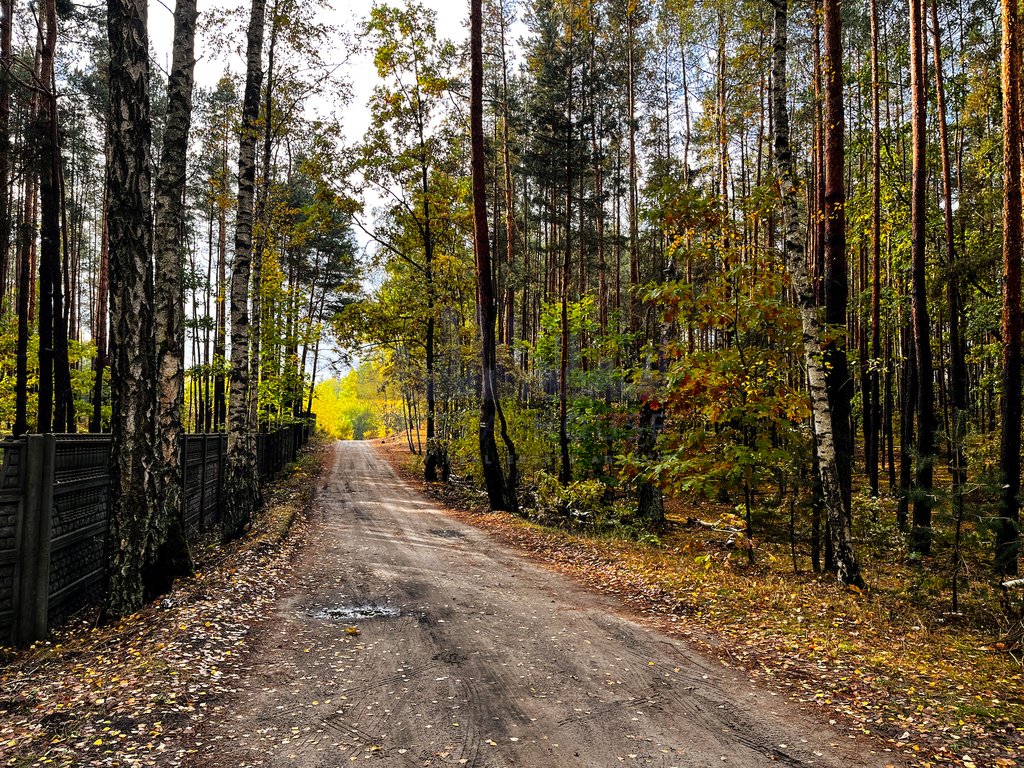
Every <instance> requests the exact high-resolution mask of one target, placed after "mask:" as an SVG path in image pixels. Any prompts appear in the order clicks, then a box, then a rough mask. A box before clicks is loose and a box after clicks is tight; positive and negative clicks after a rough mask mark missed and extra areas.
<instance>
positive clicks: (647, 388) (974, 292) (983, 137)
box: [0, 0, 1024, 615]
mask: <svg viewBox="0 0 1024 768" xmlns="http://www.w3.org/2000/svg"><path fill="white" fill-rule="evenodd" d="M2 10H3V17H2V29H0V44H2V51H0V60H2V72H0V75H2V76H0V371H2V377H0V425H2V426H3V430H4V432H5V433H9V434H11V435H14V436H19V435H23V434H25V433H28V432H38V433H49V432H85V431H92V432H110V433H112V435H113V446H114V447H113V458H112V472H113V483H114V492H113V507H112V516H111V535H112V536H113V537H114V538H113V540H114V541H116V542H119V544H118V546H117V547H116V548H115V551H114V554H113V558H114V561H113V568H112V576H111V585H110V594H109V596H108V610H109V611H110V612H111V613H112V614H113V615H121V614H124V613H128V612H131V611H132V610H134V609H135V608H137V607H138V606H139V605H141V604H142V602H143V601H144V600H146V599H149V598H151V597H153V596H155V595H157V594H160V593H161V592H162V591H164V590H166V589H167V588H168V587H169V584H170V583H171V581H173V579H174V578H175V577H176V576H177V575H182V574H185V573H188V572H189V570H190V568H191V565H190V556H189V552H188V550H187V547H186V546H185V545H184V541H183V537H182V535H181V531H180V517H181V513H180V507H181V501H180V493H178V492H177V491H176V490H175V489H176V488H177V487H178V486H179V485H180V473H181V466H180V463H181V460H180V452H181V449H180V446H181V440H182V435H183V433H184V432H218V431H224V432H226V433H227V436H228V437H227V442H228V449H227V450H228V480H227V483H228V489H229V492H228V493H227V494H226V504H227V507H226V509H225V511H224V522H223V535H224V537H225V538H226V539H230V538H232V537H235V536H237V535H239V534H240V533H241V532H242V531H243V530H245V529H246V527H247V526H248V525H249V521H250V519H251V516H252V514H253V511H254V510H255V509H256V508H258V506H259V503H260V494H261V489H260V487H259V481H258V479H257V478H256V476H255V472H254V469H253V467H254V461H255V458H254V447H253V446H254V435H255V434H256V433H258V432H260V431H265V430H268V429H272V428H275V427H278V426H281V425H285V424H288V423H291V422H293V421H295V420H297V419H300V418H302V417H304V416H305V414H306V413H308V412H314V413H319V414H321V415H322V416H326V414H327V413H328V411H329V410H330V411H331V412H332V413H334V415H333V416H332V417H331V423H332V424H334V425H335V426H332V427H331V428H330V429H329V430H328V431H329V432H330V434H331V435H332V436H334V437H344V438H349V437H355V438H357V439H358V438H361V437H363V438H365V437H374V436H381V435H384V434H388V433H397V434H398V435H399V436H400V437H401V440H402V442H403V444H404V445H405V446H406V447H407V448H408V451H409V452H410V453H411V454H412V455H413V456H414V457H415V458H414V461H415V462H416V466H417V467H418V471H419V472H421V473H422V476H423V478H424V479H425V480H426V481H428V482H440V483H447V482H452V481H454V480H456V479H458V481H459V482H460V483H468V484H470V485H471V486H473V487H475V488H476V489H478V490H479V492H480V493H481V494H482V495H483V496H485V498H486V503H487V505H488V506H489V507H490V508H491V509H492V510H505V511H509V512H513V513H518V514H522V515H524V516H527V517H529V518H530V519H533V520H537V521H540V522H543V523H546V524H551V525H554V526H557V527H565V528H571V529H579V530H587V529H598V528H602V527H604V528H609V527H610V528H612V529H614V530H618V531H625V532H627V533H628V535H632V536H641V537H642V536H644V535H645V532H649V533H652V534H656V532H657V531H659V530H661V529H662V528H663V527H664V526H665V525H667V524H670V523H671V522H672V521H673V520H675V521H677V522H678V521H679V520H684V521H685V520H690V521H699V520H700V519H701V518H711V519H716V520H717V522H716V523H713V524H710V527H711V528H717V529H723V528H724V529H726V530H728V531H729V532H730V534H731V538H730V547H731V548H732V550H733V552H732V555H731V556H730V558H731V560H732V561H735V562H736V565H737V567H742V565H743V564H744V563H746V564H753V563H755V562H756V561H757V559H758V558H759V557H761V556H762V549H761V544H760V542H761V541H762V540H768V539H774V540H776V541H780V542H786V543H787V546H788V547H789V548H790V550H791V553H792V561H793V568H794V570H797V571H799V570H801V569H802V568H809V569H810V570H811V571H813V572H814V573H823V574H831V576H830V577H829V578H832V579H834V580H835V581H837V582H838V583H839V584H841V585H842V586H844V587H849V588H850V589H852V590H854V591H856V592H860V591H862V590H865V589H868V588H869V587H870V585H871V580H872V570H871V563H872V562H879V561H892V560H900V561H905V562H908V563H911V564H913V565H915V566H917V567H923V568H928V569H930V571H929V573H931V574H932V575H933V576H934V580H933V582H932V587H931V588H933V589H935V590H937V591H938V593H940V594H941V595H943V599H947V598H948V599H949V600H951V605H952V610H953V612H954V613H955V612H957V611H959V610H960V602H961V600H962V596H963V595H965V594H972V593H973V594H976V596H978V599H983V600H988V602H989V603H990V604H991V603H992V602H993V601H994V600H996V599H997V597H993V596H994V595H997V594H998V592H997V591H996V590H994V589H993V587H994V586H995V585H998V584H999V583H1002V582H1006V583H1007V584H1008V585H1011V586H1019V582H1018V581H1016V577H1017V576H1018V569H1019V561H1020V544H1019V540H1020V537H1019V531H1020V528H1019V520H1020V518H1019V509H1020V490H1021V489H1020V480H1021V393H1022V382H1021V322H1022V319H1021V283H1020V280H1021V278H1020V265H1021V256H1022V239H1021V230H1022V206H1021V196H1022V174H1021V161H1022V151H1024V143H1022V131H1024V117H1022V114H1024V113H1022V111H1021V108H1020V99H1021V93H1020V91H1021V85H1022V67H1021V41H1020V32H1019V18H1018V17H1019V12H1020V8H1019V6H1018V4H1017V3H1016V2H1015V0H1002V3H1001V5H1000V6H999V7H996V5H995V4H991V3H989V4H986V3H980V2H971V1H969V0H931V1H930V2H929V0H910V2H909V4H904V3H893V2H888V0H866V1H865V2H854V1H852V0H848V2H845V3H842V2H840V0H807V1H806V2H802V3H796V4H792V5H790V4H789V3H788V0H699V1H698V2H682V1H681V0H657V1H656V2H653V3H649V4H638V3H636V2H635V1H634V0H585V1H584V2H570V1H569V0H521V1H519V2H517V1H516V0H474V2H473V3H472V13H471V14H470V18H471V22H472V23H471V24H470V29H469V32H470V34H469V35H468V38H466V36H465V35H464V34H463V35H462V38H465V39H461V38H460V39H447V38H446V37H445V35H444V34H443V33H442V32H441V31H440V29H441V28H440V26H439V24H438V16H437V12H436V11H435V10H433V9H432V8H430V7H428V6H426V5H423V4H422V3H420V2H419V0H408V2H406V3H404V4H402V3H393V4H389V3H384V2H375V3H374V4H373V6H372V8H370V9H369V10H368V13H367V14H366V15H365V16H360V17H358V18H346V19H344V21H340V20H339V16H338V14H337V13H334V12H332V9H330V8H329V6H328V5H327V4H326V3H307V2H299V1H298V0H251V2H246V3H244V4H232V3H223V4H218V5H217V7H213V8H202V9H197V6H196V3H195V2H194V0H177V2H176V3H175V4H174V9H173V35H170V34H167V32H166V30H169V29H170V21H171V19H170V10H169V9H168V8H164V7H162V6H161V7H160V8H157V7H156V6H154V8H152V9H150V10H149V12H148V14H147V9H146V3H144V2H141V1H140V0H110V2H108V3H106V4H105V7H104V6H102V5H97V6H86V5H81V4H76V3H73V2H70V0H41V1H40V2H36V3H19V2H15V0H3V1H2ZM157 14H160V15H159V23H157V22H156V21H154V20H155V19H156V18H157ZM342 15H344V14H342ZM149 16H152V18H149ZM462 16H465V14H461V15H460V18H461V17H462ZM147 19H148V21H147ZM197 41H198V43H197ZM197 45H198V48H197ZM159 46H164V48H160V47H159ZM197 62H198V63H199V67H198V70H199V71H200V72H201V74H202V76H201V77H198V76H197V75H196V64H197ZM359 62H362V64H360V63H359ZM353 115H359V116H360V117H359V119H357V120H354V121H353V120H352V116H353ZM347 121H348V122H355V123H356V125H357V126H358V127H359V128H358V131H357V132H353V130H352V126H351V125H348V124H347ZM364 123H365V124H366V125H367V126H368V127H366V128H365V131H363V128H362V125H363V124H364ZM353 134H357V135H353ZM332 376H333V377H334V378H331V377H332ZM339 377H340V378H339ZM323 423H326V422H323ZM323 423H322V426H323ZM1007 594H1009V593H1007Z"/></svg>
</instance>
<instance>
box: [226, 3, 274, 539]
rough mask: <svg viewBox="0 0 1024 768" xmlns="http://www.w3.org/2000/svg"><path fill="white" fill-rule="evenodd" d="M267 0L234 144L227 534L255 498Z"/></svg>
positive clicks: (253, 29) (240, 526) (254, 23)
mask: <svg viewBox="0 0 1024 768" xmlns="http://www.w3.org/2000/svg"><path fill="white" fill-rule="evenodd" d="M265 16H266V0H253V2H252V12H251V14H250V16H249V33H248V48H247V53H246V76H245V99H244V101H243V103H242V131H241V138H240V141H239V148H238V210H237V212H236V214H235V258H234V262H233V264H232V266H231V376H230V385H231V393H230V398H229V400H228V447H227V451H228V454H227V474H226V477H225V486H224V498H225V504H224V512H223V518H222V526H221V528H222V534H223V536H224V538H226V539H230V538H234V537H237V536H239V535H241V533H242V532H243V531H244V530H245V529H246V528H247V527H248V525H249V521H250V519H251V517H252V512H253V510H254V509H255V507H256V506H257V505H258V504H259V502H260V485H259V477H258V476H257V467H256V443H255V439H254V435H253V432H252V424H251V423H250V406H249V398H250V397H252V396H253V393H252V392H251V391H250V386H249V283H250V278H251V271H252V270H251V267H252V224H253V189H254V187H255V182H256V138H257V135H258V132H259V112H260V88H261V86H262V82H263V70H262V58H263V28H264V24H265Z"/></svg>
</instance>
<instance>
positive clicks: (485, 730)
mask: <svg viewBox="0 0 1024 768" xmlns="http://www.w3.org/2000/svg"><path fill="white" fill-rule="evenodd" d="M329 467H330V468H329V471H328V472H327V473H326V475H325V476H324V477H323V478H322V479H321V480H320V481H319V482H320V483H321V485H322V487H321V489H320V490H319V493H318V503H317V515H318V517H319V519H318V520H317V522H316V523H315V528H314V531H313V533H312V536H311V539H312V540H311V541H310V543H309V544H308V545H307V546H306V548H305V550H304V551H303V553H302V555H301V556H300V557H299V558H298V560H297V561H296V563H295V575H294V577H293V582H294V584H293V587H294V588H293V589H292V590H291V592H290V596H288V597H286V598H285V599H283V600H282V601H281V603H280V605H279V607H278V610H277V614H276V616H275V617H274V619H273V621H271V622H269V623H268V625H267V626H266V627H264V628H263V629H261V630H260V632H261V634H260V636H259V639H258V641H257V644H256V651H255V652H254V653H253V654H252V655H251V656H250V657H249V658H248V659H247V660H246V661H245V663H244V664H243V665H242V667H241V668H239V669H237V670H236V672H237V674H238V682H237V688H238V691H237V693H236V694H235V695H234V697H233V699H231V700H228V701H226V702H222V703H221V706H219V707H217V709H216V710H215V711H211V713H210V717H209V718H208V720H207V722H206V724H205V726H204V729H203V730H202V731H201V732H200V733H199V734H198V743H197V748H198V749H199V755H198V756H197V760H196V762H195V764H196V765H200V766H256V765H267V766H299V767H301V768H306V767H312V766H347V765H383V766H410V767H411V766H442V765H452V766H458V765H464V766H473V767H475V768H485V767H486V768H504V767H516V768H540V767H543V768H549V767H552V768H561V767H562V766H565V767H566V768H568V767H570V766H571V767H574V768H575V767H576V766H580V767H581V768H582V767H584V766H585V767H586V768H603V767H604V766H618V765H627V766H630V765H633V766H659V767H662V768H668V766H680V767H682V766H769V765H785V766H804V765H815V766H837V767H838V766H884V765H886V764H888V763H890V762H895V761H896V756H895V755H892V754H885V753H876V752H872V751H871V749H874V748H875V747H874V745H872V744H868V743H867V742H865V743H863V744H861V743H858V742H853V741H851V740H849V739H848V738H847V737H846V736H842V735H839V734H838V733H837V732H835V731H833V730H832V729H830V728H829V727H828V726H823V725H822V724H821V723H820V722H816V721H814V720H812V719H810V718H809V717H808V716H807V715H806V714H805V713H803V712H802V711H800V710H798V709H796V708H794V707H792V706H791V705H789V704H788V703H787V702H785V701H784V700H783V698H782V697H781V696H773V695H771V694H770V693H767V692H764V691H760V690H758V689H755V688H753V687H752V686H751V685H750V683H749V682H748V681H747V680H746V679H745V678H743V677H742V676H740V675H737V674H736V673H734V672H733V671H731V670H727V669H724V668H722V667H721V665H719V664H718V663H717V662H714V661H710V660H707V659H704V658H703V657H701V656H699V655H698V654H696V653H694V652H693V651H692V650H691V649H689V648H688V647H687V646H686V645H685V644H683V643H680V642H677V641H674V640H671V639H669V638H667V637H665V636H663V635H659V634H658V633H656V632H653V631H651V630H649V629H646V628H644V627H642V626H640V625H638V624H635V623H633V622H631V621H629V620H627V619H624V618H621V617H619V616H618V615H616V612H615V611H616V610H617V608H618V606H617V605H616V604H615V603H614V602H613V601H612V600H610V599H606V598H604V597H600V596H595V595H594V594H592V593H591V592H588V591H586V590H583V589H582V588H580V587H577V586H575V585H574V584H573V583H572V582H570V581H569V580H567V579H566V578H564V577H562V576H559V575H557V574H553V573H550V572H548V571H546V570H544V569H542V568H539V567H537V566H536V565H534V564H532V563H530V562H529V561H528V560H526V559H525V558H523V557H522V556H520V555H518V554H516V553H515V552H513V551H512V550H510V549H508V548H506V547H503V546H501V545H499V544H496V543H495V542H493V541H492V540H491V539H490V538H489V537H488V536H487V535H486V534H485V533H482V532H480V531H477V530H475V529H473V528H471V527H467V526H465V525H462V524H460V523H458V522H456V521H454V520H452V519H451V518H449V517H446V516H445V515H444V514H443V513H442V512H440V511H439V510H437V509H436V508H435V507H434V506H432V505H431V504H430V503H429V502H427V501H426V500H425V499H424V498H423V497H422V496H421V495H419V494H418V493H416V492H415V491H413V490H412V489H410V488H409V487H407V486H406V485H405V484H403V483H402V481H401V480H400V479H399V478H398V477H396V475H395V474H394V473H393V471H392V470H391V468H390V467H389V466H388V464H387V463H386V462H385V461H384V460H383V459H382V458H380V457H379V456H377V455H376V454H375V453H374V450H373V448H372V446H371V445H369V444H367V443H353V442H348V443H338V444H337V445H336V446H335V447H334V448H333V456H332V458H331V460H330V464H329ZM370 614H376V615H370ZM351 626H357V627H358V629H359V633H358V634H350V633H349V632H350V630H348V629H347V628H349V627H351Z"/></svg>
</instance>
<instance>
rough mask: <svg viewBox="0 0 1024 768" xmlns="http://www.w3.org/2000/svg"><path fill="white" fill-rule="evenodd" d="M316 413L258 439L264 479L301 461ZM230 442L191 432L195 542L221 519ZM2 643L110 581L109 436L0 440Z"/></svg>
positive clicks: (186, 451) (190, 529) (77, 604)
mask: <svg viewBox="0 0 1024 768" xmlns="http://www.w3.org/2000/svg"><path fill="white" fill-rule="evenodd" d="M315 426H316V424H315V419H309V420H307V421H303V422H300V423H296V424H292V425H290V426H287V427H283V428H281V429H278V430H275V431H272V432H266V433H261V434H259V435H258V436H257V438H256V452H257V466H258V468H259V472H260V476H261V477H262V478H264V479H266V478H269V477H271V476H272V475H274V474H275V473H277V472H279V471H280V470H281V469H283V468H284V467H285V466H286V465H287V464H288V463H289V462H291V461H294V460H295V458H296V455H297V453H298V450H299V448H300V447H302V446H303V445H305V444H306V442H307V441H308V440H309V438H310V436H311V435H312V434H313V431H314V430H315ZM226 448H227V439H226V437H225V436H224V435H223V434H201V435H187V436H186V437H185V441H184V445H183V446H182V452H183V457H182V462H183V486H184V516H185V530H186V534H187V536H188V538H189V540H190V541H197V540H199V539H200V538H202V537H203V535H204V534H206V533H207V532H209V531H213V530H216V529H217V527H218V526H219V523H220V509H221V501H222V497H223V483H224V461H225V453H226ZM0 454H2V459H3V461H2V465H0V645H3V644H12V645H26V644H28V643H31V642H33V641H34V640H38V639H41V638H43V637H45V636H46V633H47V631H48V630H49V628H50V627H54V626H56V625H57V624H59V623H60V622H61V621H63V620H64V619H66V618H67V617H68V616H70V615H72V614H74V613H75V612H77V611H79V610H81V609H82V608H84V607H86V606H88V605H92V604H95V603H96V602H98V601H99V600H101V599H102V598H103V594H104V590H105V588H106V582H107V567H108V561H109V552H108V537H107V533H108V525H109V501H110V436H109V435H99V434H89V435H26V436H24V437H20V438H6V439H3V440H0Z"/></svg>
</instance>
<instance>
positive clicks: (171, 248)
mask: <svg viewBox="0 0 1024 768" xmlns="http://www.w3.org/2000/svg"><path fill="white" fill-rule="evenodd" d="M197 15H198V12H197V10H196V0H177V3H176V4H175V6H174V48H173V54H172V60H171V74H170V78H169V79H168V82H167V120H166V123H165V126H164V136H163V147H162V149H161V152H160V171H159V173H158V174H157V177H156V189H155V196H154V197H155V208H156V210H155V228H154V233H153V236H154V251H155V256H156V278H157V279H156V354H157V365H158V368H159V380H158V383H157V417H156V418H157V438H158V441H159V442H158V444H157V467H156V469H157V476H156V483H157V503H158V505H159V506H158V508H157V510H156V512H155V518H154V524H155V526H154V527H155V529H156V531H155V534H154V535H156V536H157V537H158V539H160V540H161V549H160V558H159V562H158V563H157V564H156V567H155V568H154V572H153V578H154V579H155V580H157V581H159V582H162V583H159V584H157V585H154V586H155V588H156V589H159V590H160V591H163V590H166V589H169V588H170V586H171V584H172V583H173V581H174V578H175V577H177V576H181V575H185V574H188V573H190V572H191V571H192V558H191V556H190V555H189V551H188V542H187V541H186V540H185V519H184V508H183V505H184V498H183V494H182V466H181V454H182V447H183V439H184V428H183V426H182V406H183V404H184V400H185V337H184V316H185V294H184V288H183V279H184V265H185V225H186V223H185V210H184V207H185V205H184V203H185V182H186V178H185V170H186V157H187V155H188V132H189V127H190V125H191V121H192V84H193V78H192V70H193V68H194V65H195V39H196V17H197ZM199 418H200V419H201V418H202V417H201V416H199Z"/></svg>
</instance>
